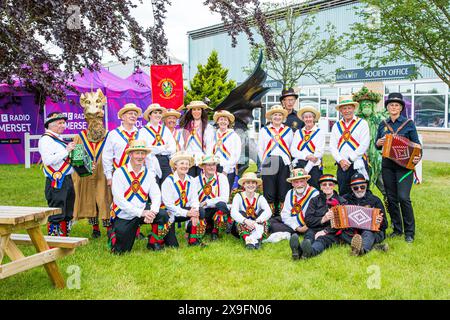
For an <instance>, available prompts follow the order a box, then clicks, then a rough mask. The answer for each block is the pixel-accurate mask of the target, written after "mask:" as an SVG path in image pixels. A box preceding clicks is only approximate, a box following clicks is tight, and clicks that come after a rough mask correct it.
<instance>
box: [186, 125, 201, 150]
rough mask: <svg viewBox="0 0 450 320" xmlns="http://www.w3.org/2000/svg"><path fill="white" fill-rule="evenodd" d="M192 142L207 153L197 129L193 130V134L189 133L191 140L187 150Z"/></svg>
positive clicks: (188, 141)
mask: <svg viewBox="0 0 450 320" xmlns="http://www.w3.org/2000/svg"><path fill="white" fill-rule="evenodd" d="M191 142H194V143H195V144H196V145H197V146H198V147H199V148H200V150H202V151H205V150H204V149H205V148H204V147H202V140H201V139H200V137H199V135H198V133H197V130H196V129H192V130H191V132H190V133H189V138H188V140H187V143H186V148H185V149H187V148H188V146H189V145H190V144H191Z"/></svg>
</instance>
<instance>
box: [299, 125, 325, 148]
mask: <svg viewBox="0 0 450 320" xmlns="http://www.w3.org/2000/svg"><path fill="white" fill-rule="evenodd" d="M319 131H320V129H317V130H316V131H314V132H312V131H306V130H305V129H302V130H299V133H300V139H301V140H300V142H299V143H298V145H297V149H298V150H300V151H303V150H304V149H305V148H306V149H307V150H308V151H309V152H311V153H314V152H315V151H316V146H315V144H314V142H313V141H312V140H313V138H314V137H315V136H316V134H317V133H318V132H319ZM311 133H312V134H311Z"/></svg>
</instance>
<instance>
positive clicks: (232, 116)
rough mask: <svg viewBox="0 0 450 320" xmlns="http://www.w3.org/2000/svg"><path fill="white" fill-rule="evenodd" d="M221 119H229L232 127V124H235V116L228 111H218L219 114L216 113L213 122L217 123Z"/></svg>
mask: <svg viewBox="0 0 450 320" xmlns="http://www.w3.org/2000/svg"><path fill="white" fill-rule="evenodd" d="M220 117H227V118H228V120H229V121H230V125H231V124H232V123H234V119H235V118H234V115H233V114H231V113H230V112H229V111H227V110H220V111H217V112H215V113H214V116H213V120H214V122H217V120H219V118H220Z"/></svg>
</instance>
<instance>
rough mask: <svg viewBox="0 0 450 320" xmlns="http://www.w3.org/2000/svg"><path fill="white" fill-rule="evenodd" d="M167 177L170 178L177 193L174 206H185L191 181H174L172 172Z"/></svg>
mask: <svg viewBox="0 0 450 320" xmlns="http://www.w3.org/2000/svg"><path fill="white" fill-rule="evenodd" d="M169 178H170V179H171V180H172V183H173V185H174V187H175V190H176V191H177V194H178V199H177V200H176V201H175V205H176V206H181V207H182V208H183V207H186V204H187V202H188V198H187V195H188V194H189V189H190V187H191V182H190V181H188V180H187V179H186V181H184V183H182V182H181V181H180V180H178V181H177V182H175V179H174V178H173V174H171V175H170V176H169Z"/></svg>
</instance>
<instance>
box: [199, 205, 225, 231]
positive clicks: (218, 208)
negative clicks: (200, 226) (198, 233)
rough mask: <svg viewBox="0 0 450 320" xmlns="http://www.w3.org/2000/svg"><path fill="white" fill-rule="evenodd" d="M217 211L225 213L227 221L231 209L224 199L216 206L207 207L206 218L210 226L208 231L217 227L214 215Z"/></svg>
mask: <svg viewBox="0 0 450 320" xmlns="http://www.w3.org/2000/svg"><path fill="white" fill-rule="evenodd" d="M217 211H222V212H223V213H224V218H225V221H226V219H227V217H228V215H229V214H230V210H228V207H227V204H226V203H225V202H223V201H220V202H217V203H216V206H215V207H214V208H205V220H206V223H207V225H208V228H207V229H206V230H207V231H212V229H215V226H214V215H215V214H216V212H217ZM217 231H218V230H217Z"/></svg>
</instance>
